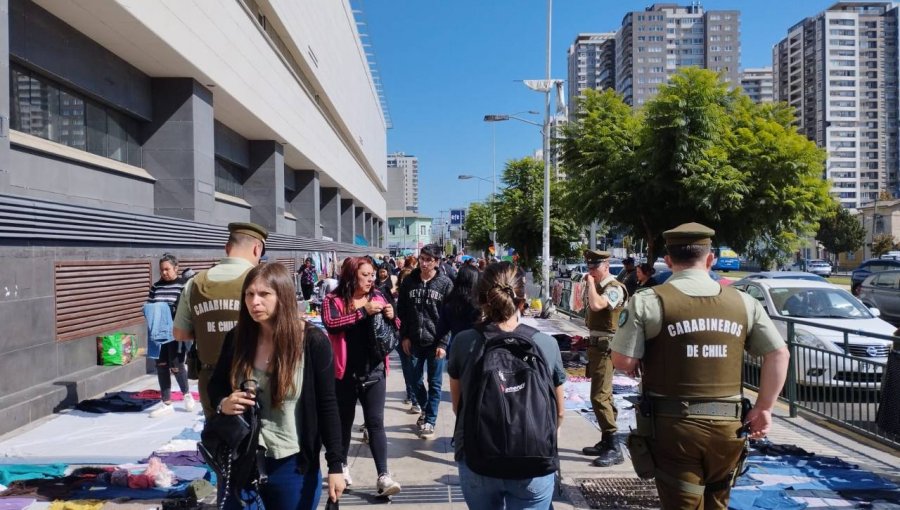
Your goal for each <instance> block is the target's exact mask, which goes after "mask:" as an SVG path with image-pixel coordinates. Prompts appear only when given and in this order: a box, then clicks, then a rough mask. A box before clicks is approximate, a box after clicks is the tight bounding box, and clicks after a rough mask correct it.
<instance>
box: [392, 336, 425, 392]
mask: <svg viewBox="0 0 900 510" xmlns="http://www.w3.org/2000/svg"><path fill="white" fill-rule="evenodd" d="M397 355H398V356H400V368H401V369H402V370H403V382H404V383H405V384H406V398H407V399H409V401H410V402H411V403H412V404H413V405H415V404H418V403H419V402H418V401H417V400H416V389H415V385H414V384H413V383H414V382H415V381H413V379H414V378H415V376H414V375H413V366H412V357H410V356H407V355H406V353H405V352H403V348H402V347H401V348H397ZM421 379H422V376H421V374H420V375H419V380H421Z"/></svg>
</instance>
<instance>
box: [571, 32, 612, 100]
mask: <svg viewBox="0 0 900 510" xmlns="http://www.w3.org/2000/svg"><path fill="white" fill-rule="evenodd" d="M566 59H567V62H568V80H567V89H566V96H567V103H566V104H568V105H569V116H570V117H571V116H574V115H575V113H576V112H575V110H576V109H575V108H574V105H575V103H576V100H577V99H578V97H579V96H580V95H581V94H582V93H583V92H584V90H586V89H594V90H605V89H615V87H616V33H615V32H604V33H600V34H578V35H577V36H576V37H575V42H573V43H572V45H571V46H569V49H568V50H567V55H566Z"/></svg>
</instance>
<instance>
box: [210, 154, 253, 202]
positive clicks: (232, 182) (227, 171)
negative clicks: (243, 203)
mask: <svg viewBox="0 0 900 510" xmlns="http://www.w3.org/2000/svg"><path fill="white" fill-rule="evenodd" d="M245 173H246V172H245V170H244V169H243V168H241V167H239V166H237V165H235V164H234V163H232V162H230V161H226V160H224V159H222V158H216V191H218V192H219V193H224V194H226V195H231V196H233V197H238V198H244V180H245V179H246V177H245Z"/></svg>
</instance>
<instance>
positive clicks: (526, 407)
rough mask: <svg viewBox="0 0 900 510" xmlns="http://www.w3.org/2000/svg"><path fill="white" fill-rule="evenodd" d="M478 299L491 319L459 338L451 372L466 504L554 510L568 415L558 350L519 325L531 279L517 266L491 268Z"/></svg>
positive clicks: (550, 340) (546, 338) (478, 290)
mask: <svg viewBox="0 0 900 510" xmlns="http://www.w3.org/2000/svg"><path fill="white" fill-rule="evenodd" d="M476 296H477V301H478V304H479V306H480V307H481V312H482V314H483V317H484V319H483V321H482V322H481V323H479V324H478V325H476V327H475V328H474V329H469V330H466V331H463V332H461V333H459V334H458V335H457V336H456V338H455V339H454V340H453V345H452V346H451V348H450V360H449V364H448V366H447V371H448V372H449V375H450V396H451V399H452V401H453V410H454V412H455V413H456V414H457V420H456V429H455V430H454V432H453V441H454V442H453V444H454V449H455V458H456V461H457V463H458V464H459V484H460V487H461V489H462V492H463V497H464V498H465V500H466V505H467V506H468V507H469V508H470V509H476V510H482V509H483V510H491V509H497V508H506V509H508V510H514V509H522V510H524V509H547V508H550V506H551V503H552V500H553V489H554V487H555V483H554V482H555V476H556V471H557V470H558V469H559V455H558V452H557V449H556V435H557V429H558V428H559V426H560V425H561V424H562V419H563V413H564V412H565V397H564V394H563V383H564V382H565V380H566V372H565V369H564V368H563V364H562V357H561V355H560V353H559V347H558V346H557V343H556V340H554V339H553V337H551V336H549V335H547V334H545V333H540V332H538V331H537V330H535V329H534V328H531V327H529V326H526V325H524V324H520V323H519V317H520V316H521V313H522V310H523V309H524V307H525V302H526V300H527V299H526V296H525V275H524V272H523V271H522V270H521V269H520V268H517V267H516V266H514V265H513V264H512V263H510V262H499V263H495V264H489V265H488V266H487V267H486V268H485V270H484V273H483V274H482V275H481V278H480V279H479V281H478V285H477V287H476ZM497 366H503V367H504V370H503V371H498V370H496V369H495V367H497ZM498 374H499V376H498ZM497 377H500V379H499V380H498V379H496V378H497ZM498 382H500V384H497V383H498ZM476 397H477V398H476ZM504 407H505V408H506V409H507V410H508V411H509V413H504V412H502V411H501V409H503V408H504ZM507 414H509V416H507Z"/></svg>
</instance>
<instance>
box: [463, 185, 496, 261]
mask: <svg viewBox="0 0 900 510" xmlns="http://www.w3.org/2000/svg"><path fill="white" fill-rule="evenodd" d="M495 177H496V175H491V178H490V179H486V178H484V177H479V176H477V175H467V174H464V175H460V176H458V177H457V179H459V180H461V181H465V180H468V179H478V180H481V181H484V182H489V183H491V188H492V189H493V191H492V192H491V194H492V195H493V196H494V200H497V181H496V179H495ZM491 244H493V245H494V254H495V255H499V254H500V253H499V251H498V249H497V204H496V203H494V204H491Z"/></svg>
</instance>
